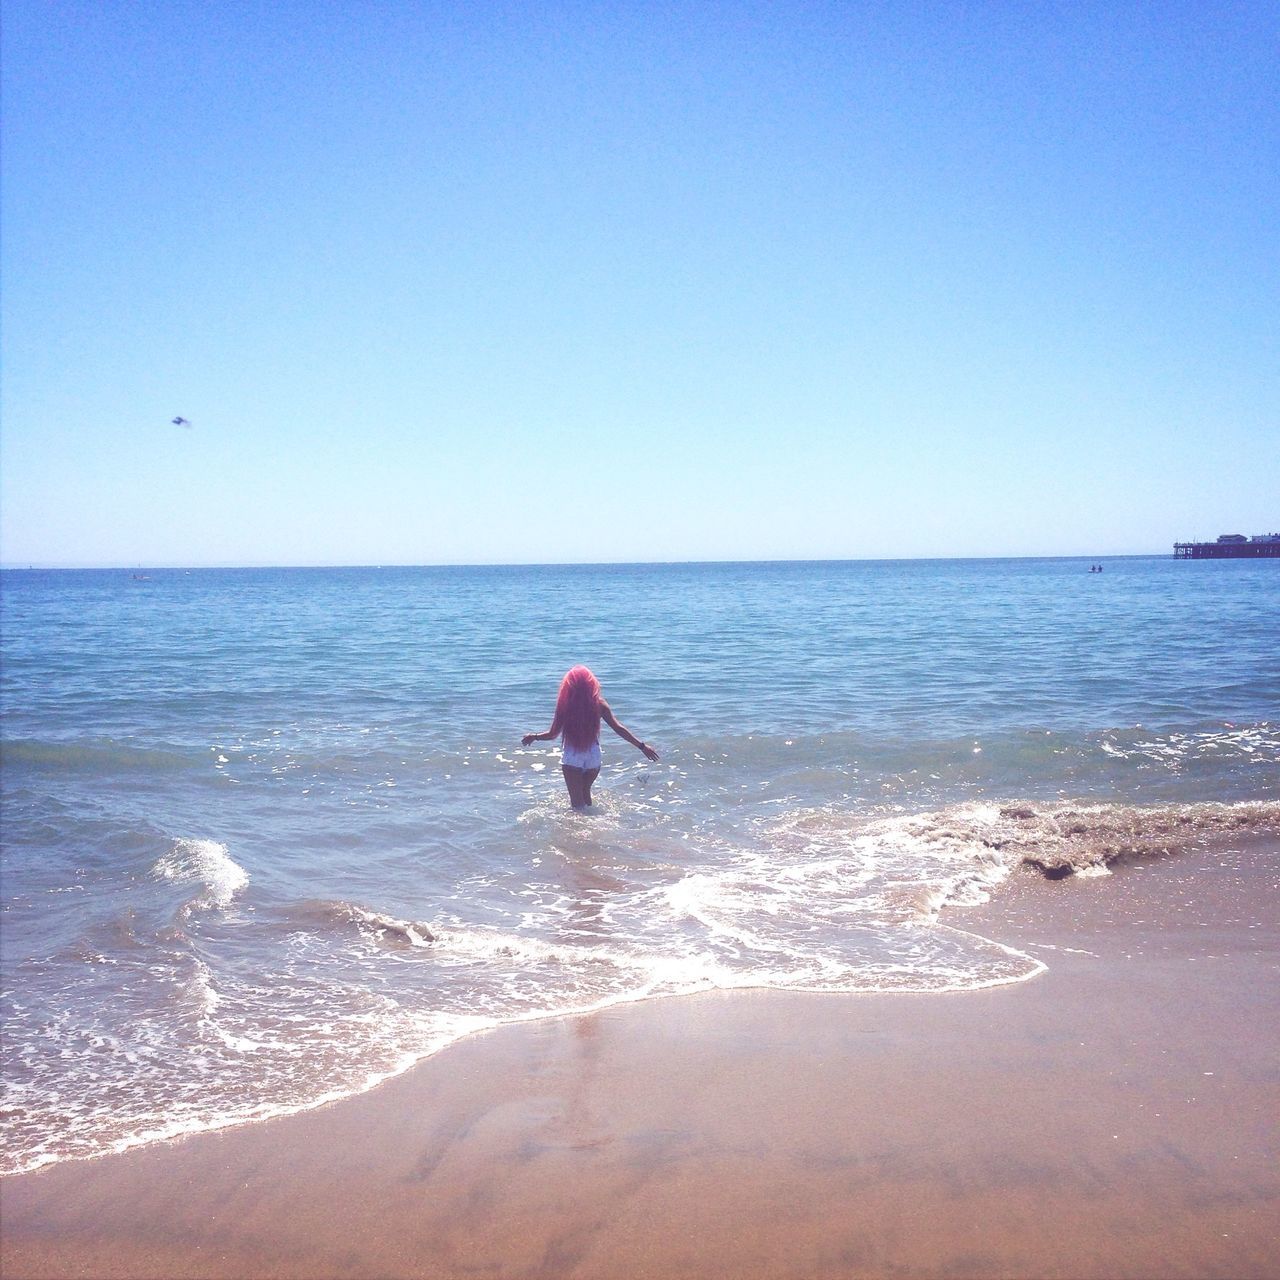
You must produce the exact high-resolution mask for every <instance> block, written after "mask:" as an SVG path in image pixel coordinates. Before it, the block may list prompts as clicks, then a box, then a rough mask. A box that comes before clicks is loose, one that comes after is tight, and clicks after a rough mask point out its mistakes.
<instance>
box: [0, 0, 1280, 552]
mask: <svg viewBox="0 0 1280 1280" xmlns="http://www.w3.org/2000/svg"><path fill="white" fill-rule="evenodd" d="M0 36H2V41H3V43H2V46H0V47H2V49H3V55H2V56H3V67H2V70H3V95H4V115H5V123H4V129H3V138H2V142H3V162H2V163H3V173H2V177H3V184H2V186H0V202H2V204H0V215H2V217H0V228H2V239H0V255H2V261H0V268H2V270H3V282H4V293H3V303H2V304H0V305H2V308H3V310H2V315H0V319H2V322H3V323H2V327H0V356H2V359H3V373H2V381H0V561H3V563H5V564H8V565H24V566H25V565H27V564H36V565H124V566H133V565H147V566H162V565H185V566H198V565H228V564H235V565H290V564H299V565H303V564H308V565H310V564H334V565H339V564H442V563H444V564H466V563H524V562H535V563H560V562H581V561H591V562H598V561H662V560H722V559H726V560H753V559H843V558H853V559H860V558H880V557H899V556H902V557H917V556H987V555H1108V554H1125V553H1152V552H1154V553H1163V552H1169V551H1171V546H1172V543H1173V542H1174V541H1175V540H1179V539H1186V538H1213V537H1216V536H1217V535H1218V534H1220V533H1224V532H1240V533H1245V534H1254V533H1263V532H1271V531H1275V530H1280V232H1278V230H1277V228H1278V227H1280V198H1278V197H1280V128H1278V124H1280V105H1278V104H1280V91H1278V89H1280V5H1277V4H1275V3H1274V2H1273V0H1266V2H1260V3H1251V2H1250V0H1241V2H1240V3H1222V2H1218V0H1196V2H1194V3H1182V2H1180V0H1164V2H1145V3H1132V2H1129V0H1107V2H1106V3H1091V2H1089V0H1070V2H1067V3H1050V2H1047V0H1046V2H1041V3H1036V2H1020V0H1002V2H1000V3H980V2H978V0H968V2H966V0H947V2H945V3H933V2H930V0H914V2H913V0H892V2H890V3H878V2H873V0H868V2H866V3H858V2H856V0H846V2H845V3H830V4H828V3H817V2H814V3H786V2H785V0H774V2H773V3H752V2H751V0H743V2H742V3H735V4H718V3H714V2H711V0H702V2H700V3H687V4H685V3H663V2H662V0H651V2H649V3H645V4H628V3H602V4H588V3H581V4H579V3H555V2H554V0H550V2H547V3H539V4H529V3H527V0H521V2H520V3H515V4H503V3H500V2H499V3H480V4H476V3H474V2H465V3H457V4H453V3H440V4H435V3H426V2H416V3H409V2H408V0H385V2H383V3H375V2H374V0H324V2H319V0H302V2H294V0H271V2H266V0H224V2H222V3H218V4H214V5H210V4H208V3H206V2H205V0H200V2H199V3H185V2H184V0H165V2H160V0H129V2H128V3H123V2H119V0H93V3H77V2H74V0H5V3H4V9H3V30H2V31H0ZM175 416H181V417H184V418H186V419H189V420H190V423H191V426H190V427H186V426H174V425H172V423H171V419H172V418H174V417H175Z"/></svg>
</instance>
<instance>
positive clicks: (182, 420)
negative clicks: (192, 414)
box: [173, 418, 191, 427]
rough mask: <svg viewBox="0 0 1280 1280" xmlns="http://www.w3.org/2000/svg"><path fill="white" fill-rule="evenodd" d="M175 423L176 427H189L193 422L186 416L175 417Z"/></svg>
mask: <svg viewBox="0 0 1280 1280" xmlns="http://www.w3.org/2000/svg"><path fill="white" fill-rule="evenodd" d="M173 425H174V426H175V427H189V426H190V425H191V423H190V422H188V421H187V420H186V418H174V420H173Z"/></svg>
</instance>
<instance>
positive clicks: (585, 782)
mask: <svg viewBox="0 0 1280 1280" xmlns="http://www.w3.org/2000/svg"><path fill="white" fill-rule="evenodd" d="M599 776H600V770H599V769H598V768H597V769H584V770H583V771H582V796H583V803H584V804H585V805H586V806H587V808H588V809H589V808H590V807H591V784H592V783H593V782H594V781H595V780H596V779H597V778H598V777H599Z"/></svg>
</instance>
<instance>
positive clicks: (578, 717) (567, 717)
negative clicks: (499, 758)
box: [520, 666, 658, 809]
mask: <svg viewBox="0 0 1280 1280" xmlns="http://www.w3.org/2000/svg"><path fill="white" fill-rule="evenodd" d="M601 720H603V721H604V722H605V724H607V725H608V726H609V728H610V729H612V730H613V731H614V733H616V734H617V735H618V737H620V738H625V739H626V740H627V741H628V742H629V743H631V745H632V746H633V747H635V748H637V749H638V750H640V751H643V752H644V754H645V755H646V756H648V757H649V759H650V760H657V759H658V753H657V752H656V751H655V750H654V749H653V748H652V747H651V746H650V745H649V744H648V743H647V742H641V741H640V739H639V738H637V737H636V736H635V734H633V733H632V732H631V730H630V729H628V728H627V727H626V725H623V724H619V723H618V721H617V720H616V719H615V718H614V714H613V711H612V709H611V708H610V706H609V704H608V703H607V702H606V701H605V700H604V699H603V698H602V697H601V696H600V681H599V680H597V679H596V678H595V676H593V675H592V674H591V672H590V671H589V670H588V669H587V668H586V667H582V666H578V667H573V668H572V669H571V670H569V671H568V672H567V673H566V674H565V677H564V679H563V680H562V681H561V682H560V693H559V696H558V697H557V698H556V713H555V716H554V717H553V718H552V721H551V728H550V729H548V730H547V731H546V733H526V734H525V735H524V737H523V738H521V739H520V741H521V742H522V743H523V744H524V745H525V746H526V747H527V746H528V745H529V744H530V743H532V742H551V741H553V740H554V739H556V738H563V741H564V753H563V755H562V756H561V761H560V763H561V770H562V772H563V773H564V785H565V786H566V787H568V788H569V803H570V804H571V805H572V806H573V807H574V808H575V809H586V808H589V807H590V805H591V784H592V783H593V782H594V781H595V780H596V777H597V775H598V774H599V772H600V762H601V761H600V721H601Z"/></svg>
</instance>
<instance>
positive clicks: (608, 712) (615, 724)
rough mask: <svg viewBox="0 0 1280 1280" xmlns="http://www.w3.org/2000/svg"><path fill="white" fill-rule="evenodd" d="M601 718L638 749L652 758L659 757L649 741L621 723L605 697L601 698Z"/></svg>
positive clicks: (619, 735)
mask: <svg viewBox="0 0 1280 1280" xmlns="http://www.w3.org/2000/svg"><path fill="white" fill-rule="evenodd" d="M600 718H601V719H602V720H603V721H604V722H605V724H607V725H608V726H609V728H610V729H612V730H613V731H614V733H616V734H617V735H618V737H620V738H625V739H626V740H627V741H628V742H629V743H631V745H632V746H633V747H635V748H636V749H637V750H639V751H643V752H644V753H645V755H647V756H648V757H649V759H650V760H656V759H658V753H657V752H656V751H655V750H654V749H653V748H652V747H651V746H650V745H649V744H648V743H647V742H641V741H640V739H639V738H637V737H636V735H635V734H634V733H632V732H631V730H630V729H628V728H627V726H626V725H625V724H621V723H619V721H618V720H617V719H616V718H615V717H614V714H613V711H612V709H611V708H610V706H609V704H608V703H607V702H606V701H605V700H604V699H603V698H601V699H600Z"/></svg>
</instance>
